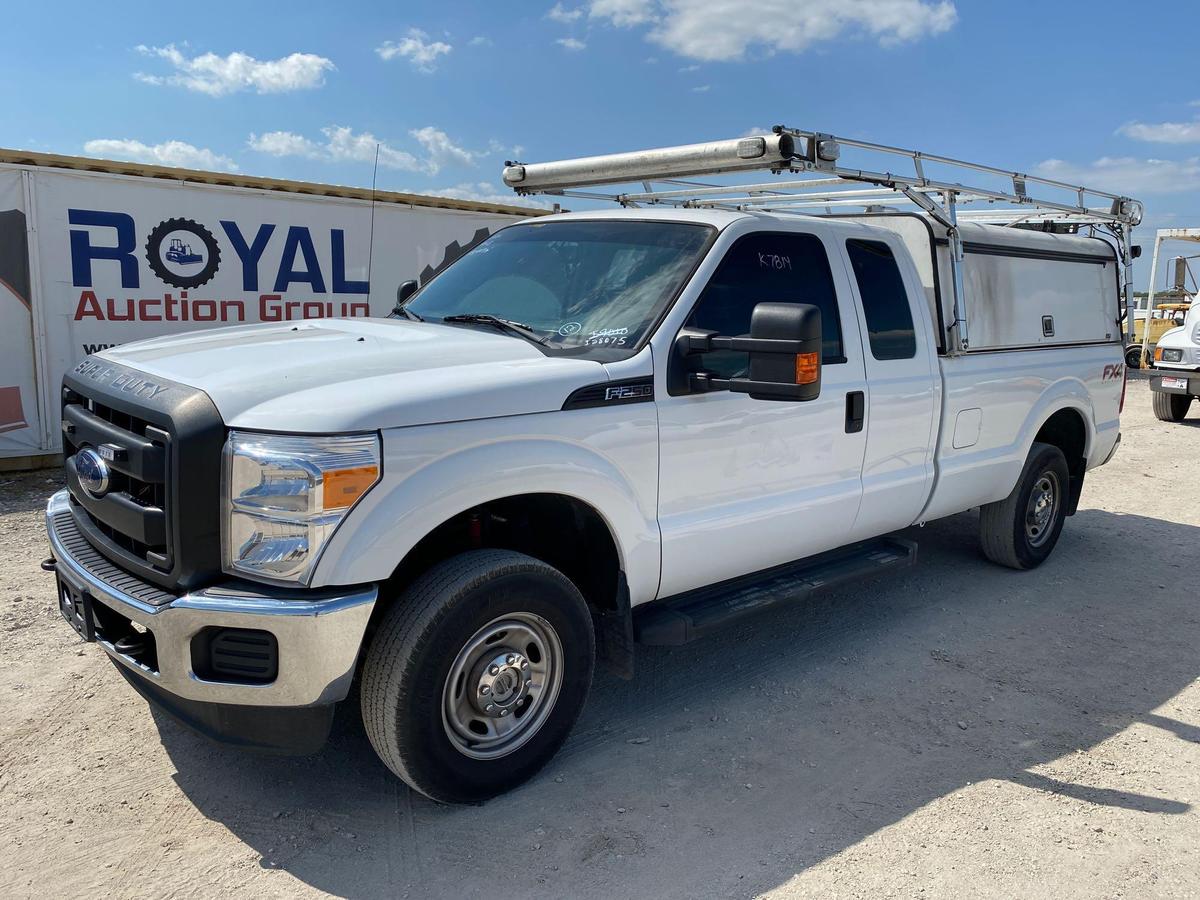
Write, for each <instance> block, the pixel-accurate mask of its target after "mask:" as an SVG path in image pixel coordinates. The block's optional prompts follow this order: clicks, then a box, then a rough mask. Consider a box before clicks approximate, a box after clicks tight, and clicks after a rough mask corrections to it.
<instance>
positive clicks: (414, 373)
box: [97, 319, 607, 432]
mask: <svg viewBox="0 0 1200 900" xmlns="http://www.w3.org/2000/svg"><path fill="white" fill-rule="evenodd" d="M97 356H99V357H100V358H102V359H107V360H110V361H112V362H115V363H119V364H121V365H125V366H129V367H131V368H134V369H137V370H139V371H141V372H144V373H146V374H147V375H148V376H151V377H153V376H159V377H161V378H164V379H167V380H170V381H175V382H178V383H180V384H186V385H190V386H192V387H197V388H200V389H201V390H203V391H204V392H205V393H207V394H208V395H209V397H211V398H212V401H213V403H215V404H216V406H217V409H218V410H219V411H220V413H221V416H222V418H224V420H225V423H226V424H227V425H230V426H232V427H235V428H250V429H262V430H273V431H296V432H337V431H366V430H375V429H378V428H396V427H402V426H407V425H427V424H432V423H435V422H453V421H463V420H466V419H480V418H489V417H494V416H510V415H520V414H524V413H534V412H547V411H550V410H556V409H561V408H562V404H563V401H564V400H565V399H566V398H567V396H568V395H569V394H570V393H571V392H572V391H574V390H576V389H577V388H580V387H584V386H586V385H589V384H595V383H597V382H602V381H605V380H607V375H606V373H605V370H604V367H603V366H602V365H601V364H600V363H598V362H593V361H591V360H581V359H570V358H563V357H550V356H546V355H545V354H543V353H542V352H541V351H540V350H539V349H538V348H537V347H535V346H534V345H533V344H530V343H529V342H527V341H525V340H523V339H521V338H519V337H515V336H510V335H506V334H504V333H502V332H498V331H497V332H492V331H488V330H486V329H484V328H482V327H479V328H476V327H469V328H468V327H459V326H451V325H436V324H432V323H423V322H412V321H408V320H402V319H320V320H307V321H301V322H280V323H270V324H265V325H246V326H239V327H234V328H220V329H215V330H213V331H207V332H203V333H201V334H196V333H195V332H193V333H191V334H186V335H174V336H171V337H163V338H154V339H151V340H146V341H138V342H136V343H132V344H125V345H123V346H120V347H114V348H112V349H110V350H105V351H103V352H102V353H99V354H97Z"/></svg>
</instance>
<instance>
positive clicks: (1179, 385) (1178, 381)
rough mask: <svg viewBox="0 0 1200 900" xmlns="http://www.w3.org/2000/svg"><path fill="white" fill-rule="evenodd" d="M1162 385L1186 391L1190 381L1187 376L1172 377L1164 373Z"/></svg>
mask: <svg viewBox="0 0 1200 900" xmlns="http://www.w3.org/2000/svg"><path fill="white" fill-rule="evenodd" d="M1162 386H1163V387H1165V388H1175V389H1176V390H1180V391H1186V390H1187V386H1188V383H1187V379H1186V378H1172V377H1170V376H1169V375H1164V376H1163V379H1162Z"/></svg>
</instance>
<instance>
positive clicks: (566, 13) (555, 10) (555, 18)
mask: <svg viewBox="0 0 1200 900" xmlns="http://www.w3.org/2000/svg"><path fill="white" fill-rule="evenodd" d="M582 15H583V10H582V9H579V8H575V9H567V8H566V7H565V6H563V5H562V4H561V3H555V4H554V5H553V6H552V7H550V11H549V12H548V13H546V18H547V19H549V20H550V21H551V22H558V23H560V24H562V25H570V24H571V23H572V22H577V21H579V19H580V17H581V16H582Z"/></svg>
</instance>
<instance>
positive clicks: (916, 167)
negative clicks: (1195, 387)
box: [504, 125, 1143, 354]
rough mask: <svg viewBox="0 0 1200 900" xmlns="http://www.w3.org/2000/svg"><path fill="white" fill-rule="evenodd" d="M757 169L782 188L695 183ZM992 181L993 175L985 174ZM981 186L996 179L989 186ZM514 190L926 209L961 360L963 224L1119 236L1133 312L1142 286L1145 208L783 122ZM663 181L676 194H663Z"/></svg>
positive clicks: (593, 163) (617, 159)
mask: <svg viewBox="0 0 1200 900" xmlns="http://www.w3.org/2000/svg"><path fill="white" fill-rule="evenodd" d="M843 148H850V149H852V150H855V151H858V152H857V153H856V154H855V155H856V156H859V155H861V156H864V157H866V159H864V162H866V163H867V164H868V165H877V166H879V167H880V168H879V170H878V171H876V170H873V169H869V168H852V167H849V166H843V165H842V164H841V162H840V160H841V157H842V151H843ZM897 160H904V161H905V165H907V166H908V167H910V169H911V173H912V174H903V173H898V172H892V171H890V167H891V165H892V164H893V163H895V162H896V161H897ZM931 165H932V166H937V167H941V168H942V169H949V170H952V171H951V173H950V174H949V177H950V178H954V177H957V178H960V179H961V180H960V181H953V180H942V178H943V177H946V173H945V172H943V173H941V175H942V177H937V176H934V175H931V173H930V172H929V171H928V168H929V167H930V166H931ZM752 172H770V173H771V174H772V175H774V176H777V180H775V181H759V182H753V183H742V184H737V183H727V184H710V183H707V182H705V183H696V182H691V181H687V180H685V179H690V178H694V177H696V176H719V175H736V176H745V175H747V174H749V173H752ZM981 175H982V176H985V178H984V179H980V178H978V177H977V176H981ZM784 176H801V177H799V178H795V177H792V178H788V177H784ZM980 181H989V182H990V183H977V182H980ZM504 182H505V184H507V185H508V186H509V187H511V188H512V189H513V190H514V191H516V192H517V193H518V194H554V195H559V196H564V197H576V198H580V199H588V200H598V199H601V200H614V201H616V202H617V203H620V204H621V205H623V206H641V205H643V204H650V205H654V204H665V205H671V206H679V207H699V208H707V209H725V210H745V209H756V210H761V211H763V212H770V213H777V214H780V215H784V214H787V215H805V214H806V213H805V210H817V209H824V210H825V211H826V212H827V213H831V214H832V213H833V212H834V211H835V210H840V209H842V208H845V207H859V208H861V209H864V210H866V211H876V210H879V209H888V208H890V207H895V206H899V207H904V206H913V207H916V208H917V209H918V210H920V211H921V212H922V213H924V214H925V215H927V216H929V217H930V218H932V219H934V220H935V221H937V222H938V223H939V224H940V225H941V226H943V227H944V228H945V229H946V231H945V235H946V238H947V239H948V241H949V246H950V254H949V264H950V276H951V278H950V282H951V283H950V294H951V300H952V304H953V321H952V322H951V324H950V326H949V331H950V341H949V346H950V352H951V353H952V354H959V353H966V352H968V350H969V348H970V340H969V337H968V315H967V313H968V310H967V298H966V296H965V295H964V290H963V277H962V270H963V265H964V256H963V254H964V247H963V241H962V236H961V234H960V232H959V228H958V223H959V221H960V219H961V220H962V221H974V222H983V223H987V224H995V225H1006V226H1018V225H1029V224H1042V225H1046V226H1050V227H1052V229H1053V228H1055V227H1057V226H1059V225H1066V226H1068V227H1076V226H1088V227H1091V228H1097V227H1099V228H1103V229H1105V230H1107V231H1108V232H1109V233H1111V235H1112V237H1113V238H1114V239H1115V242H1116V246H1117V250H1118V253H1119V256H1120V259H1121V262H1122V265H1123V268H1124V276H1123V278H1122V282H1123V293H1124V297H1125V301H1126V309H1127V310H1128V309H1129V308H1130V298H1131V296H1132V283H1133V282H1132V279H1133V269H1132V265H1133V254H1132V252H1131V247H1130V245H1131V237H1132V230H1133V228H1134V226H1136V225H1137V224H1138V223H1140V222H1141V220H1142V213H1143V209H1142V204H1141V203H1140V202H1138V201H1137V200H1134V199H1132V198H1130V197H1126V196H1122V195H1120V194H1113V193H1109V192H1108V191H1101V190H1096V189H1093V188H1086V187H1083V186H1081V185H1077V184H1069V183H1067V182H1065V181H1059V180H1057V179H1054V178H1044V177H1041V176H1038V175H1027V174H1025V173H1022V172H1017V171H1013V170H1011V169H1000V168H997V167H995V166H987V165H983V164H981V163H973V162H968V161H966V160H961V159H955V158H954V157H951V156H941V155H939V154H936V153H925V152H922V151H919V150H905V149H902V148H899V147H890V146H888V145H886V144H878V143H875V142H873V141H864V140H859V139H857V138H844V137H836V136H834V135H832V134H827V133H824V132H818V131H803V130H801V129H798V128H787V127H785V126H783V125H776V126H775V127H774V128H773V129H772V130H771V134H766V135H749V136H746V137H741V138H733V139H731V140H725V141H711V142H709V143H704V144H687V145H682V146H678V147H663V148H660V149H657V150H644V151H639V152H633V153H615V154H609V155H606V156H592V157H587V158H583V159H567V160H559V161H557V162H548V163H533V164H523V163H508V164H507V165H506V166H505V169H504ZM629 184H637V185H640V187H641V190H640V191H636V192H619V193H613V194H607V193H603V192H601V191H597V190H592V189H593V188H598V187H602V186H610V187H612V186H617V187H619V186H621V185H629ZM656 184H657V185H668V187H666V188H665V189H663V190H656V189H655V185H656ZM581 188H588V190H581ZM1031 189H1033V190H1036V191H1038V193H1039V194H1042V193H1044V192H1046V191H1049V192H1051V193H1053V192H1059V193H1060V194H1062V195H1064V196H1060V197H1057V198H1053V199H1052V198H1051V197H1045V196H1036V197H1035V196H1032V195H1031V194H1030V190H1031ZM979 204H986V206H982V207H981V206H979ZM809 214H811V213H809ZM1130 315H1132V313H1131V314H1130ZM1131 327H1132V323H1131Z"/></svg>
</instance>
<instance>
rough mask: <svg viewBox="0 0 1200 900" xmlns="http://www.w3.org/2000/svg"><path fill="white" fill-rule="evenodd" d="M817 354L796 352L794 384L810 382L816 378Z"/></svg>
mask: <svg viewBox="0 0 1200 900" xmlns="http://www.w3.org/2000/svg"><path fill="white" fill-rule="evenodd" d="M817 363H818V360H817V354H815V353H797V354H796V384H812V383H813V382H814V381H816V380H817V368H818V365H817Z"/></svg>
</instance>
